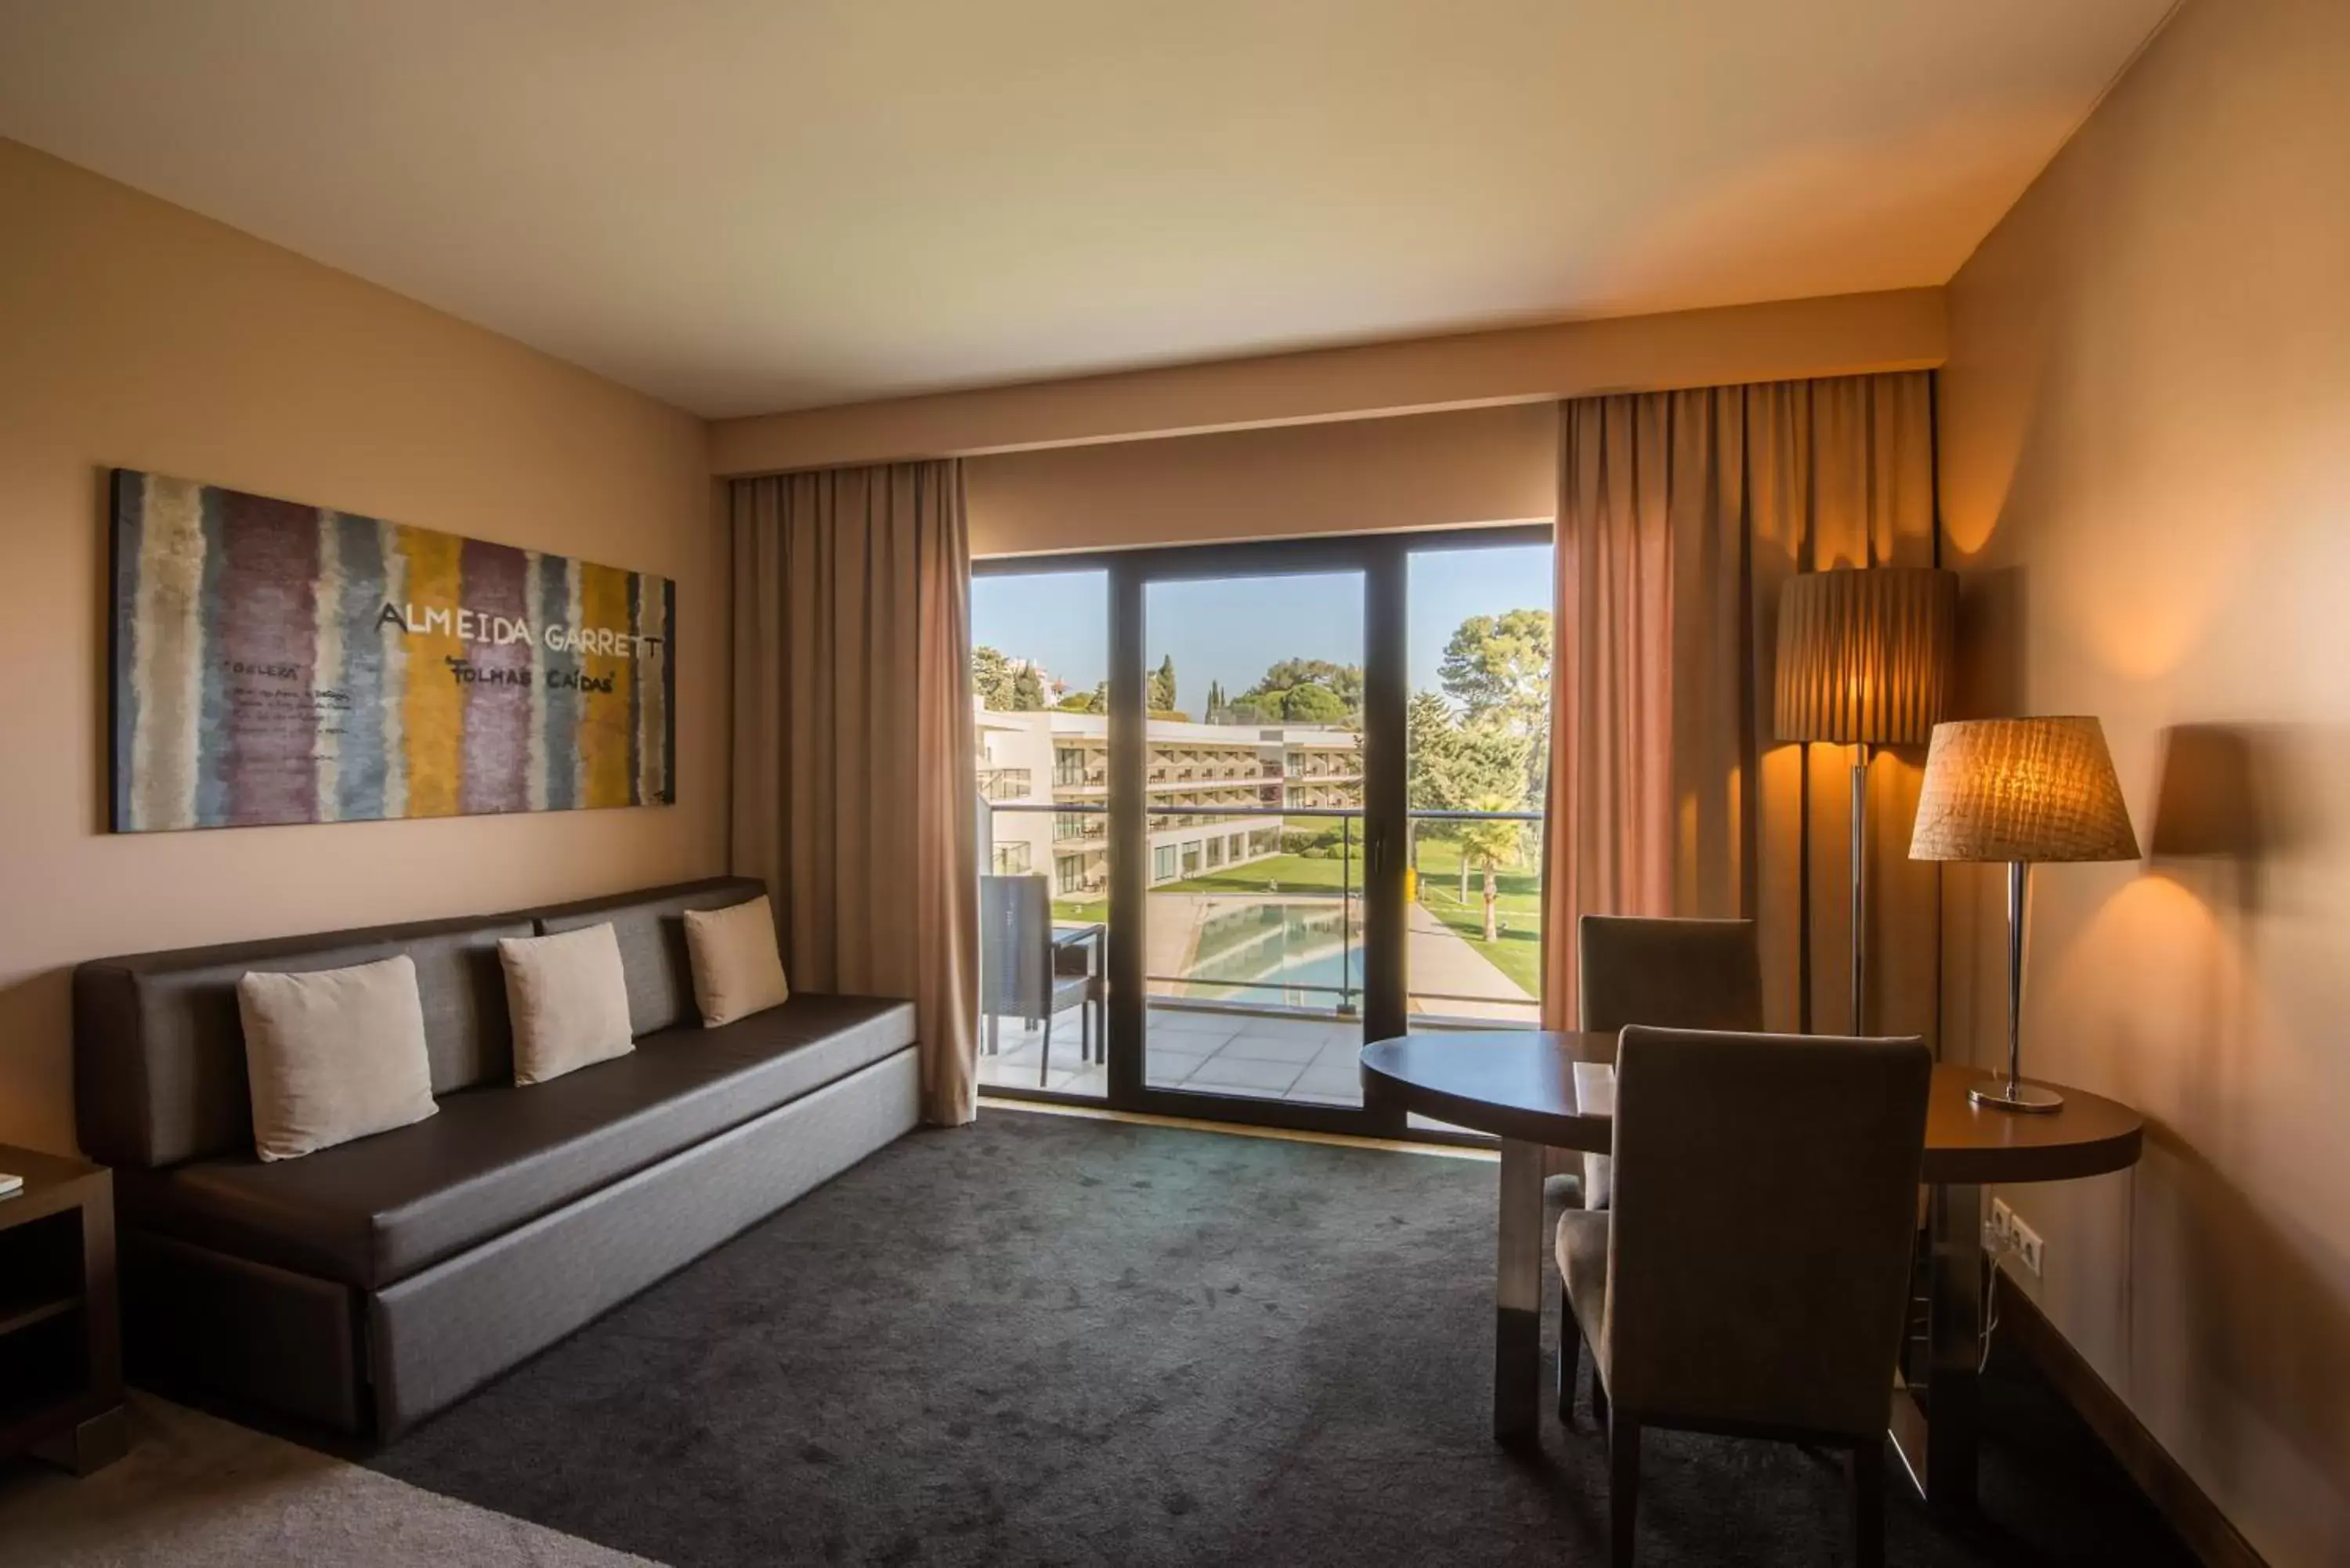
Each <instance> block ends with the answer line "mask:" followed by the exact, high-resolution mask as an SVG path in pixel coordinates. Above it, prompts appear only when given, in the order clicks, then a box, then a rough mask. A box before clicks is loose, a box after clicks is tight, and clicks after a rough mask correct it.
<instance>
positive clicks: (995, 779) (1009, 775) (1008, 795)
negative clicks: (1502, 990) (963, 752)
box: [979, 768, 1036, 801]
mask: <svg viewBox="0 0 2350 1568" xmlns="http://www.w3.org/2000/svg"><path fill="white" fill-rule="evenodd" d="M1035 778H1036V775H1035V773H1034V772H1033V771H1032V770H1030V769H1028V768H982V769H980V770H979V793H980V794H982V795H983V796H984V797H985V798H987V799H988V800H991V801H1006V800H1024V799H1026V798H1027V797H1028V795H1029V794H1031V793H1033V792H1034V790H1035Z"/></svg>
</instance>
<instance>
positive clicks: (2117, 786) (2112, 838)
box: [1909, 717, 2137, 1111]
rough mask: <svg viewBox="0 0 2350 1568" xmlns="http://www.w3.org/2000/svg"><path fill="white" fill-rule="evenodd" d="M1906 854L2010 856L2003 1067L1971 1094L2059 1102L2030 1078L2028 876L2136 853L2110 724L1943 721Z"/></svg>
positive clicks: (2017, 1106)
mask: <svg viewBox="0 0 2350 1568" xmlns="http://www.w3.org/2000/svg"><path fill="white" fill-rule="evenodd" d="M1909 857H1910V858H1911V859H1912V860H2004V861H2006V862H2007V1078H2006V1081H2005V1082H2003V1083H1999V1082H1994V1083H1992V1084H1990V1085H1980V1086H1978V1087H1975V1088H1972V1089H1970V1090H1968V1091H1967V1097H1968V1098H1969V1099H1970V1100H1972V1101H1973V1102H1974V1103H1975V1104H1977V1105H1979V1106H1988V1107H1990V1108H1991V1109H1993V1110H2002V1111H2053V1110H2055V1109H2056V1108H2057V1107H2058V1106H2062V1105H2063V1104H2064V1096H2062V1095H2059V1094H2058V1093H2057V1092H2056V1091H2055V1090H2054V1089H2051V1088H2048V1087H2045V1086H2044V1085H2039V1084H2027V1083H2025V1082H2024V1081H2023V915H2024V892H2025V878H2026V877H2028V876H2029V875H2030V874H2031V869H2032V865H2033V862H2034V861H2041V860H2135V859H2137V835H2136V834H2135V833H2133V832H2131V831H2130V820H2129V811H2128V808H2127V807H2126V806H2125V805H2123V803H2122V786H2121V781H2120V780H2118V779H2116V777H2115V776H2114V760H2113V758H2112V757H2111V756H2110V755H2109V754H2107V753H2106V732H2105V728H2104V726H2103V725H2101V724H2099V723H2098V722H2096V721H2095V719H2087V718H2079V717H2071V718H2062V719H1970V720H1967V721H1965V722H1960V723H1954V724H1937V725H1936V726H1935V727H1934V742H1933V749H1932V750H1931V751H1929V753H1927V754H1926V784H1925V789H1924V791H1923V793H1922V794H1919V796H1918V826H1917V830H1916V831H1915V833H1913V834H1912V835H1911V836H1910V840H1909Z"/></svg>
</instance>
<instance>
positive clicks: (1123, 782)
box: [972, 523, 1557, 1142]
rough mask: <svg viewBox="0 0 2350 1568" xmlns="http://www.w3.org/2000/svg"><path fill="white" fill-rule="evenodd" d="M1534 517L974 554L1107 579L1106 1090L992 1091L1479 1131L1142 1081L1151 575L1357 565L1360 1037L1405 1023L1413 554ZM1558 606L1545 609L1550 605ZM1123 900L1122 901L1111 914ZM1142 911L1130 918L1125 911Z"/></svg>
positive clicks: (1365, 1126) (1391, 1133)
mask: <svg viewBox="0 0 2350 1568" xmlns="http://www.w3.org/2000/svg"><path fill="white" fill-rule="evenodd" d="M1552 533H1553V531H1552V528H1551V525H1550V524H1547V523H1537V524H1503V525H1498V526H1481V527H1471V528H1443V529H1415V530H1411V531H1409V532H1397V533H1372V534H1325V535H1307V536H1305V537H1301V538H1293V539H1271V540H1247V541H1236V542H1222V543H1214V544H1201V545H1157V546H1150V547H1144V548H1136V549H1128V550H1106V551H1096V552H1087V553H1080V554H1066V555H1044V556H990V557H987V558H985V559H982V560H977V561H973V562H972V576H974V577H982V576H1028V575H1034V574H1037V573H1045V572H1088V571H1092V572H1102V573H1105V574H1106V575H1107V580H1108V595H1107V597H1108V605H1107V613H1108V618H1109V624H1108V628H1107V629H1108V642H1109V694H1108V695H1109V713H1108V721H1109V724H1108V728H1109V797H1108V808H1109V910H1108V915H1107V925H1108V929H1109V940H1108V962H1107V972H1108V979H1109V1005H1108V1009H1107V1019H1108V1030H1107V1034H1108V1066H1109V1074H1108V1080H1109V1092H1108V1095H1107V1098H1106V1099H1104V1100H1096V1099H1094V1098H1093V1097H1092V1096H1077V1095H1070V1094H1066V1093H1063V1092H1058V1091H1054V1090H1047V1089H1034V1088H1016V1087H1012V1086H991V1087H990V1088H989V1089H988V1091H987V1092H988V1093H989V1094H991V1095H994V1096H999V1097H1003V1098H1016V1099H1032V1100H1042V1101H1049V1102H1055V1103H1061V1104H1069V1105H1080V1106H1095V1105H1104V1104H1106V1105H1107V1106H1109V1107H1110V1108H1111V1109H1113V1110H1125V1111H1136V1112H1141V1113H1145V1114H1149V1115H1155V1116H1180V1117H1186V1118H1191V1119H1194V1120H1209V1121H1222V1122H1231V1123H1236V1124H1239V1125H1243V1126H1252V1127H1283V1128H1291V1129H1295V1130H1298V1131H1304V1132H1322V1133H1339V1134H1353V1135H1356V1136H1358V1137H1387V1138H1401V1137H1410V1138H1412V1139H1415V1140H1417V1141H1421V1142H1430V1141H1434V1142H1454V1141H1461V1142H1484V1141H1488V1140H1484V1139H1480V1138H1475V1137H1468V1136H1461V1137H1448V1136H1446V1135H1444V1134H1440V1133H1437V1132H1433V1131H1422V1130H1417V1129H1411V1128H1409V1127H1408V1126H1407V1123H1406V1120H1405V1116H1404V1113H1403V1111H1402V1109H1401V1108H1400V1107H1391V1106H1382V1105H1368V1104H1367V1105H1365V1106H1361V1107H1355V1106H1317V1105H1309V1104H1304V1103H1299V1102H1293V1101H1286V1100H1271V1099H1261V1098H1253V1097H1251V1096H1245V1095H1242V1094H1236V1093H1235V1094H1215V1093H1210V1092H1208V1091H1205V1090H1187V1089H1182V1088H1172V1089H1163V1088H1153V1087H1151V1086H1150V1085H1149V1083H1147V1082H1146V1081H1145V1080H1146V1076H1147V1068H1146V1064H1145V1059H1146V1052H1147V1050H1148V1047H1149V1040H1148V1032H1149V984H1148V981H1147V978H1146V976H1147V974H1148V969H1147V966H1146V964H1145V961H1144V950H1145V946H1146V929H1147V919H1148V916H1147V913H1144V912H1145V911H1147V909H1148V908H1149V906H1148V903H1147V899H1148V898H1149V889H1150V839H1149V826H1148V819H1147V817H1146V816H1145V815H1143V808H1144V807H1146V806H1147V805H1148V804H1149V789H1148V783H1149V778H1148V775H1149V720H1148V715H1147V714H1146V712H1145V711H1144V693H1145V691H1146V688H1147V681H1148V670H1147V668H1146V654H1145V649H1146V646H1147V643H1148V636H1149V628H1148V627H1147V625H1146V624H1145V622H1146V616H1145V600H1146V596H1147V593H1148V590H1149V587H1150V585H1151V584H1153V583H1159V582H1184V581H1199V580H1202V579H1213V578H1218V577H1266V576H1312V575H1328V574H1337V573H1345V572H1358V573H1360V574H1361V575H1362V578H1363V805H1362V811H1363V816H1362V824H1363V859H1362V872H1363V915H1364V931H1363V980H1364V992H1363V1012H1362V1022H1363V1040H1364V1043H1365V1044H1369V1043H1370V1042H1371V1041H1374V1040H1381V1039H1386V1038H1388V1037H1390V1036H1393V1035H1396V1034H1400V1033H1403V1032H1404V1031H1405V1029H1406V1027H1407V1021H1408V1018H1409V1006H1408V1000H1407V998H1408V993H1409V975H1408V973H1407V971H1406V963H1405V948H1406V939H1407V933H1408V931H1409V916H1410V911H1409V908H1408V906H1407V903H1406V900H1405V898H1404V867H1405V862H1406V859H1407V855H1406V852H1405V849H1406V846H1407V844H1408V843H1409V812H1408V805H1409V780H1408V775H1407V772H1406V765H1405V763H1406V759H1405V753H1404V747H1405V734H1404V716H1405V710H1406V708H1407V706H1408V704H1409V699H1410V671H1409V662H1408V646H1409V645H1408V631H1409V627H1408V618H1409V610H1410V604H1409V596H1410V558H1411V556H1414V555H1417V554H1420V553H1422V552H1425V551H1430V550H1448V549H1450V550H1474V549H1492V548H1496V547H1502V546H1507V545H1547V544H1550V543H1552ZM1552 613H1553V617H1554V619H1555V617H1556V613H1557V612H1556V608H1555V607H1554V608H1553V612H1552ZM1121 911H1127V913H1125V914H1124V915H1123V917H1121ZM1138 917H1139V918H1138Z"/></svg>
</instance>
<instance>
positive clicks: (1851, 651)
mask: <svg viewBox="0 0 2350 1568" xmlns="http://www.w3.org/2000/svg"><path fill="white" fill-rule="evenodd" d="M1958 622H1959V579H1958V576H1957V574H1956V573H1953V572H1946V571H1942V570H1939V568H1936V567H1932V566H1872V567H1868V568H1866V569H1854V568H1840V569H1838V570H1835V571H1829V572H1807V573H1804V575H1803V576H1797V577H1792V578H1790V579H1789V580H1788V582H1787V586H1786V587H1785V588H1784V589H1783V591H1782V592H1781V594H1780V596H1779V661H1778V679H1777V681H1776V691H1775V697H1776V701H1775V704H1774V706H1775V708H1776V718H1777V722H1776V724H1775V726H1774V728H1775V730H1776V732H1777V735H1778V738H1779V739H1780V740H1781V741H1800V742H1807V743H1808V742H1813V741H1826V742H1832V743H1834V744H1836V745H1843V746H1855V747H1857V748H1858V750H1857V751H1856V753H1855V754H1854V757H1853V764H1852V1032H1853V1033H1855V1034H1862V1033H1867V1026H1866V1021H1865V1002H1864V998H1865V997H1866V991H1865V989H1864V986H1863V980H1864V977H1865V973H1866V971H1865V970H1864V968H1863V961H1864V953H1865V948H1864V944H1863V934H1864V931H1865V929H1866V928H1865V926H1864V923H1863V922H1864V920H1865V919H1866V913H1867V908H1866V899H1867V876H1866V865H1867V849H1868V832H1867V824H1868V758H1869V748H1870V747H1872V746H1918V745H1923V744H1925V743H1926V742H1927V741H1928V739H1929V738H1930V737H1931V735H1932V734H1933V732H1934V725H1935V723H1936V722H1937V721H1939V719H1940V718H1941V716H1942V711H1943V709H1944V708H1945V707H1946V706H1948V703H1949V696H1950V649H1951V644H1952V641H1953V639H1954V638H1955V636H1956V633H1957V629H1958ZM1810 778H1811V762H1810V757H1809V755H1808V753H1806V756H1805V759H1804V784H1805V788H1806V789H1808V788H1809V787H1810ZM1810 836H1811V813H1810V811H1809V809H1808V808H1807V809H1806V810H1805V812H1804V841H1805V849H1804V864H1805V866H1806V867H1809V865H1810V860H1811V854H1810V848H1809V844H1810ZM1810 915H1811V912H1810V909H1809V907H1808V902H1807V904H1806V908H1805V909H1804V922H1805V929H1804V944H1805V950H1806V951H1808V950H1809V947H1810V941H1811V931H1810V929H1809V925H1810ZM1804 1006H1805V1011H1806V1014H1807V1017H1806V1024H1807V1026H1808V1012H1809V1007H1810V997H1809V996H1808V994H1807V995H1806V996H1805V998H1804Z"/></svg>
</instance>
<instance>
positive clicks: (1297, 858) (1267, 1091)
mask: <svg viewBox="0 0 2350 1568" xmlns="http://www.w3.org/2000/svg"><path fill="white" fill-rule="evenodd" d="M1337 783H1338V781H1336V780H1332V781H1330V784H1331V786H1332V788H1333V790H1334V792H1335V791H1336V786H1337ZM1250 787H1253V785H1252V786H1250ZM1035 809H1037V808H1036V807H1034V806H1023V805H1007V806H1002V807H999V808H998V813H999V815H1002V814H1003V813H1005V812H1021V811H1033V810H1035ZM1045 809H1050V808H1049V807H1048V808H1045ZM1361 819H1362V810H1361V808H1360V807H1359V806H1358V805H1352V804H1343V805H1329V806H1322V807H1311V808H1305V807H1294V806H1293V807H1272V806H1255V805H1250V806H1240V805H1235V806H1232V807H1229V808H1227V809H1225V810H1224V811H1222V812H1216V811H1208V810H1202V809H1201V808H1198V807H1191V808H1183V807H1164V808H1153V809H1152V811H1151V814H1150V831H1149V845H1150V846H1151V847H1150V852H1149V853H1150V861H1149V865H1148V867H1147V875H1148V876H1149V879H1150V881H1151V886H1150V888H1149V893H1148V895H1147V896H1146V898H1145V901H1144V909H1143V910H1142V943H1143V950H1144V959H1143V962H1144V969H1145V972H1146V977H1147V978H1146V981H1145V984H1146V987H1147V989H1148V992H1149V1002H1148V1010H1147V1014H1146V1016H1147V1018H1148V1020H1149V1022H1148V1024H1147V1033H1146V1036H1145V1041H1144V1069H1145V1077H1146V1081H1147V1082H1149V1084H1150V1085H1154V1086H1158V1087H1168V1088H1179V1087H1180V1088H1183V1089H1196V1090H1199V1091H1201V1092H1206V1093H1214V1094H1222V1095H1240V1096H1246V1097H1250V1098H1259V1099H1280V1100H1293V1101H1305V1102H1309V1103H1315V1104H1325V1105H1352V1104H1359V1103H1360V1097H1359V1096H1360V1091H1359V1088H1358V1087H1357V1081H1356V1076H1355V1075H1354V1069H1353V1053H1354V1052H1355V1051H1356V1050H1358V1049H1359V1048H1360V1046H1361V1044H1362V1023H1361V1008H1362V1002H1363V991H1364V980H1365V976H1364V969H1363V965H1364V951H1363V919H1364V909H1363V898H1362V891H1361V889H1362V883H1363V876H1364V869H1365V867H1364V861H1363V856H1362V842H1361V836H1362V829H1361ZM1411 819H1412V829H1413V839H1414V846H1415V853H1414V859H1415V869H1414V875H1413V876H1412V877H1411V879H1410V884H1409V886H1410V892H1411V902H1410V907H1409V923H1408V926H1407V929H1406V938H1405V964H1406V974H1405V981H1406V986H1407V1006H1408V1007H1409V1012H1410V1015H1411V1019H1412V1027H1414V1028H1416V1029H1417V1028H1436V1029H1441V1028H1448V1027H1451V1028H1467V1029H1494V1028H1532V1027H1534V1026H1535V1024H1536V1023H1537V1022H1538V1019H1539V1014H1540V1002H1539V1000H1538V999H1539V995H1540V991H1541V978H1540V969H1541V964H1540V953H1541V933H1542V917H1541V876H1542V872H1541V867H1540V865H1539V862H1538V848H1537V846H1536V843H1535V840H1536V839H1537V838H1538V835H1537V834H1534V833H1532V832H1528V831H1524V829H1525V828H1526V827H1527V826H1528V825H1531V824H1534V823H1536V822H1537V821H1538V817H1537V816H1536V815H1535V814H1533V813H1523V812H1521V813H1477V812H1414V813H1412V814H1411ZM1503 821H1508V822H1515V823H1518V824H1520V825H1521V828H1522V838H1521V855H1522V857H1523V863H1522V864H1517V863H1513V864H1506V865H1497V866H1496V868H1495V876H1494V882H1495V889H1494V891H1495V897H1494V900H1493V908H1492V930H1491V934H1490V936H1489V934H1488V929H1487V919H1488V913H1487V909H1486V904H1485V899H1484V897H1483V886H1482V883H1483V871H1482V867H1478V866H1474V865H1472V867H1471V870H1470V872H1469V874H1468V876H1467V877H1462V875H1461V861H1462V858H1463V850H1464V847H1470V846H1471V841H1470V840H1468V839H1464V837H1463V833H1464V829H1466V828H1467V827H1468V826H1470V825H1472V824H1477V823H1485V822H1503ZM1071 822H1082V823H1084V824H1087V826H1093V827H1094V828H1095V829H1096V831H1095V832H1094V833H1090V834H1087V833H1082V831H1081V833H1080V835H1079V836H1082V837H1083V838H1084V839H1087V840H1089V841H1106V840H1107V835H1108V817H1107V807H1105V806H1100V805H1087V806H1085V807H1083V808H1081V809H1080V810H1076V811H1071V810H1068V809H1066V808H1064V810H1063V811H1062V813H1061V814H1060V820H1059V822H1057V823H1056V828H1055V837H1056V840H1057V839H1058V838H1059V836H1060V826H1062V825H1063V824H1067V823H1071ZM1211 845H1212V846H1213V848H1212V849H1211ZM1488 852H1491V851H1490V850H1489V851H1488ZM1211 855H1217V856H1221V857H1222V862H1221V863H1217V862H1216V861H1215V860H1214V859H1211ZM1108 912H1109V911H1108V899H1107V897H1106V896H1105V895H1104V894H1102V893H1100V892H1099V891H1092V892H1087V893H1084V894H1079V895H1076V896H1064V897H1062V898H1058V899H1056V901H1055V905H1054V913H1055V918H1056V919H1061V920H1064V921H1072V922H1081V923H1087V924H1090V923H1096V922H1101V921H1104V920H1106V919H1107V917H1108ZM1002 1044H1003V1049H1002V1050H1001V1052H1000V1053H999V1054H990V1055H984V1056H983V1057H982V1059H981V1063H980V1080H981V1083H982V1084H983V1085H1001V1086H1004V1087H1014V1088H1030V1089H1033V1088H1035V1087H1037V1086H1038V1085H1037V1075H1038V1073H1039V1070H1040V1062H1039V1053H1040V1051H1041V1048H1042V1045H1043V1031H1042V1030H1041V1029H1024V1028H1023V1027H1021V1023H1020V1021H1018V1020H1006V1021H1004V1024H1003V1031H1002ZM1043 1086H1044V1087H1045V1088H1047V1089H1057V1090H1059V1091H1061V1092H1063V1093H1067V1094H1073V1095H1087V1096H1101V1095H1103V1094H1105V1093H1106V1092H1107V1077H1106V1068H1105V1066H1104V1064H1102V1063H1100V1062H1081V1061H1080V1060H1079V1059H1078V1055H1077V1020H1076V1014H1075V1013H1074V1012H1072V1013H1070V1014H1068V1015H1067V1016H1066V1017H1065V1018H1063V1019H1062V1020H1061V1021H1060V1022H1059V1023H1057V1024H1056V1025H1055V1028H1054V1031H1053V1053H1052V1063H1051V1066H1050V1069H1049V1070H1048V1071H1045V1084H1044V1085H1043Z"/></svg>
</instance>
